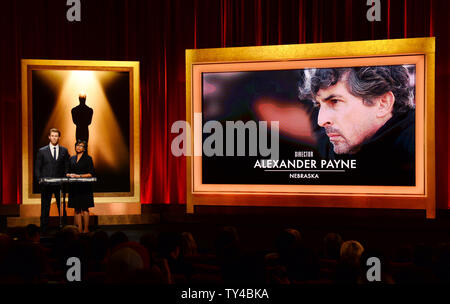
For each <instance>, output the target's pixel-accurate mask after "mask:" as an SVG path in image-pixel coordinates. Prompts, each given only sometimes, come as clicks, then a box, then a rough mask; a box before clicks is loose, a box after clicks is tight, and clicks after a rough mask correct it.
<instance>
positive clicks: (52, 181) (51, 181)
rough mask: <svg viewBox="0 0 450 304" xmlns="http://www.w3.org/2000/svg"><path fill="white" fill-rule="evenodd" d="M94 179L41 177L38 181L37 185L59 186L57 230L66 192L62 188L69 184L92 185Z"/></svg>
mask: <svg viewBox="0 0 450 304" xmlns="http://www.w3.org/2000/svg"><path fill="white" fill-rule="evenodd" d="M96 181H97V178H96V177H43V178H40V179H39V184H43V185H59V186H60V187H59V212H58V213H59V229H61V228H62V220H61V212H62V204H64V206H65V204H66V192H65V191H63V186H64V185H65V184H70V183H94V182H96Z"/></svg>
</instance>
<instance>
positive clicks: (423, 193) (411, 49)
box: [186, 38, 436, 218]
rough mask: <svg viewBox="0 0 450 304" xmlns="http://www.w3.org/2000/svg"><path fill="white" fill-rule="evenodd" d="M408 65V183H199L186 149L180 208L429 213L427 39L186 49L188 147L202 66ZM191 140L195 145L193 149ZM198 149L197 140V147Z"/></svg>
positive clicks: (430, 72) (431, 151) (195, 132)
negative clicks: (411, 88)
mask: <svg viewBox="0 0 450 304" xmlns="http://www.w3.org/2000/svg"><path fill="white" fill-rule="evenodd" d="M395 64H415V65H416V69H417V70H416V75H417V79H416V102H417V103H416V147H415V148H416V150H415V151H416V184H415V186H414V187H405V186H389V187H382V186H322V185H320V186H297V185H248V184H245V185H242V184H241V185H239V184H236V185H230V184H208V185H206V184H203V182H202V177H201V168H202V167H201V166H202V158H201V156H187V165H186V167H187V212H188V213H192V212H194V206H198V205H219V206H298V207H319V206H320V207H341V208H386V209H390V208H393V209H422V210H426V217H427V218H434V217H435V213H436V202H435V195H436V194H435V141H434V136H435V135H434V134H435V133H434V122H435V114H434V77H435V76H434V70H435V38H412V39H394V40H377V41H353V42H337V43H318V44H302V45H281V46H260V47H238V48H220V49H199V50H187V51H186V120H187V122H188V123H189V124H190V126H191V127H192V128H191V134H190V135H191V136H187V139H188V145H189V146H190V148H191V151H194V150H195V149H196V148H195V147H194V144H195V143H197V145H198V142H200V143H201V140H200V141H198V140H196V138H199V136H202V130H201V126H200V127H199V126H197V125H196V124H195V123H194V115H196V114H197V115H198V114H200V115H201V113H202V108H201V105H202V85H201V77H202V73H205V72H206V73H207V72H231V71H233V72H235V71H260V70H263V71H265V70H282V69H302V68H306V67H314V68H321V67H330V66H333V67H348V66H364V65H366V66H370V65H374V66H375V65H395ZM198 149H199V147H197V150H198ZM200 149H201V147H200Z"/></svg>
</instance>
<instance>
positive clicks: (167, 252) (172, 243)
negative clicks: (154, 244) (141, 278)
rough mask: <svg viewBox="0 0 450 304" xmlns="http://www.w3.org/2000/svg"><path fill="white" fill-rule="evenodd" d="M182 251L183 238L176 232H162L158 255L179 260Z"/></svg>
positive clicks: (159, 238) (159, 237)
mask: <svg viewBox="0 0 450 304" xmlns="http://www.w3.org/2000/svg"><path fill="white" fill-rule="evenodd" d="M180 250H181V236H180V234H178V233H175V232H161V233H160V234H159V236H158V254H159V256H160V257H163V258H166V259H177V258H178V256H179V254H180Z"/></svg>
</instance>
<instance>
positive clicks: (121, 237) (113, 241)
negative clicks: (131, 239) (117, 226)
mask: <svg viewBox="0 0 450 304" xmlns="http://www.w3.org/2000/svg"><path fill="white" fill-rule="evenodd" d="M125 242H128V236H127V235H126V234H125V233H124V232H123V231H117V232H114V233H113V234H112V235H111V236H110V237H109V248H110V249H114V248H115V247H116V246H117V245H119V244H122V243H125Z"/></svg>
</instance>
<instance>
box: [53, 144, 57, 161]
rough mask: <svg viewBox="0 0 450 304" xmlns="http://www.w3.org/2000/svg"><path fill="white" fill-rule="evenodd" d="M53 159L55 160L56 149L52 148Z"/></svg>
mask: <svg viewBox="0 0 450 304" xmlns="http://www.w3.org/2000/svg"><path fill="white" fill-rule="evenodd" d="M53 159H54V160H56V147H53Z"/></svg>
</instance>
